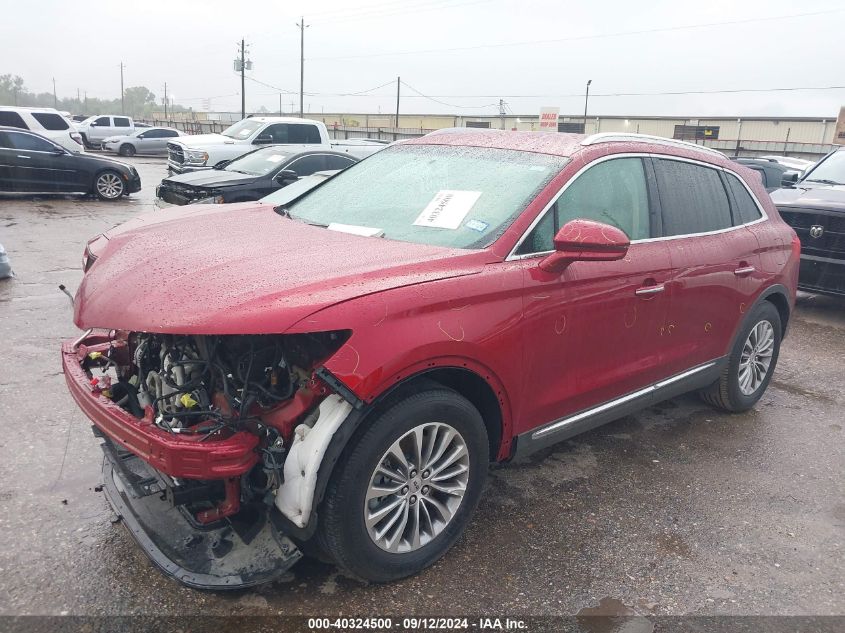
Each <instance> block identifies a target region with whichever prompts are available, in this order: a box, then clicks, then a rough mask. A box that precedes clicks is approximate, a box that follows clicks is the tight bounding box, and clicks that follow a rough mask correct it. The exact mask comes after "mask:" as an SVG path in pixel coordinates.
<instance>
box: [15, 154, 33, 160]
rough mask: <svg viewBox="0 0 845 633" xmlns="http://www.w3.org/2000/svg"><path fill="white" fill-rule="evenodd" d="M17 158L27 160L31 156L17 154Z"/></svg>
mask: <svg viewBox="0 0 845 633" xmlns="http://www.w3.org/2000/svg"><path fill="white" fill-rule="evenodd" d="M18 158H25V159H27V160H29V159H30V158H32V156H21V155H20V154H18Z"/></svg>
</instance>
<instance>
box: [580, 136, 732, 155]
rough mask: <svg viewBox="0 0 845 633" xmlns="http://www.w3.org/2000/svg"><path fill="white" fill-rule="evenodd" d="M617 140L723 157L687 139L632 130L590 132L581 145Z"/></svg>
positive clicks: (714, 150)
mask: <svg viewBox="0 0 845 633" xmlns="http://www.w3.org/2000/svg"><path fill="white" fill-rule="evenodd" d="M619 141H634V142H640V143H651V144H653V145H668V146H669V147H682V148H684V149H695V150H698V151H700V152H708V153H710V154H715V155H716V156H718V157H719V158H725V155H724V154H723V153H722V152H720V151H719V150H717V149H713V148H712V147H706V146H704V145H696V144H695V143H689V142H687V141H679V140H678V139H674V138H666V137H665V136H653V135H651V134H635V133H634V132H599V133H598V134H591V135H590V136H588V137H587V138H585V139H584V140H583V141H581V145H597V144H598V143H613V142H619Z"/></svg>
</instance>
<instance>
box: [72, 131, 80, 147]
mask: <svg viewBox="0 0 845 633" xmlns="http://www.w3.org/2000/svg"><path fill="white" fill-rule="evenodd" d="M70 137H71V138H72V139H73V140H74V141H76V142H77V143H79V144H80V145H82V135H81V134H80V133H79V132H71V133H70Z"/></svg>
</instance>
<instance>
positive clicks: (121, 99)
mask: <svg viewBox="0 0 845 633" xmlns="http://www.w3.org/2000/svg"><path fill="white" fill-rule="evenodd" d="M120 113H121V114H126V110H125V108H124V105H123V62H120Z"/></svg>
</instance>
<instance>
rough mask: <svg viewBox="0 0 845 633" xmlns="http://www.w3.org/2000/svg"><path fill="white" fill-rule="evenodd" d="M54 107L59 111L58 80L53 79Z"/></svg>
mask: <svg viewBox="0 0 845 633" xmlns="http://www.w3.org/2000/svg"><path fill="white" fill-rule="evenodd" d="M53 107H54V108H56V110H58V109H59V99H58V98H57V97H56V78H55V77H53Z"/></svg>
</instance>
